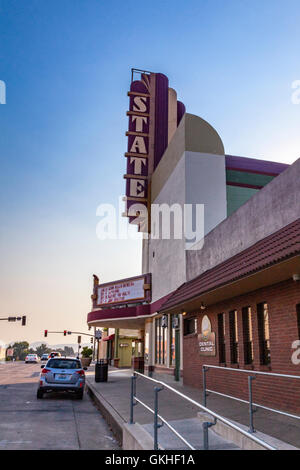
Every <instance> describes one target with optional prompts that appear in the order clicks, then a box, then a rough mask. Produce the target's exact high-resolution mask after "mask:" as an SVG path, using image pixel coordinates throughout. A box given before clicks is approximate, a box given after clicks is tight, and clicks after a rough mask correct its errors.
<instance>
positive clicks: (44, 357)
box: [41, 353, 49, 361]
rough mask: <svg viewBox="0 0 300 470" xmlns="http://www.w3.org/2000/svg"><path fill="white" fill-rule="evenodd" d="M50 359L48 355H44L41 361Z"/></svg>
mask: <svg viewBox="0 0 300 470" xmlns="http://www.w3.org/2000/svg"><path fill="white" fill-rule="evenodd" d="M48 357H49V354H48V353H44V354H42V357H41V361H48Z"/></svg>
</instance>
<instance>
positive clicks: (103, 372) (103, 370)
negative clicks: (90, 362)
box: [95, 359, 108, 382]
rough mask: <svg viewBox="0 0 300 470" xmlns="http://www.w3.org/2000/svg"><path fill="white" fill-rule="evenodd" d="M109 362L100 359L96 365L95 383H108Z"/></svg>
mask: <svg viewBox="0 0 300 470" xmlns="http://www.w3.org/2000/svg"><path fill="white" fill-rule="evenodd" d="M107 374H108V361H107V360H106V359H100V361H98V362H97V363H96V365H95V382H107Z"/></svg>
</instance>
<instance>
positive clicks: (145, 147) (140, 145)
mask: <svg viewBox="0 0 300 470" xmlns="http://www.w3.org/2000/svg"><path fill="white" fill-rule="evenodd" d="M152 75H154V74H151V75H147V74H143V75H142V76H141V80H138V81H134V82H132V83H131V87H130V91H129V92H128V95H129V111H128V112H127V115H128V118H129V125H128V132H127V133H126V135H127V137H128V147H127V152H126V153H125V157H126V158H127V170H126V174H125V175H124V178H126V212H127V213H126V215H127V216H129V220H130V222H133V221H134V220H135V219H136V217H137V216H139V217H140V219H139V221H140V220H143V219H144V222H148V216H147V210H148V196H149V194H148V191H149V187H148V177H149V166H150V165H149V160H150V159H151V155H150V152H149V150H150V140H151V139H150V112H151V108H152V106H153V100H151V91H152V89H153V85H154V76H152ZM151 105H152V106H151ZM151 144H152V145H153V142H151ZM143 228H144V227H142V230H143ZM145 228H146V227H145Z"/></svg>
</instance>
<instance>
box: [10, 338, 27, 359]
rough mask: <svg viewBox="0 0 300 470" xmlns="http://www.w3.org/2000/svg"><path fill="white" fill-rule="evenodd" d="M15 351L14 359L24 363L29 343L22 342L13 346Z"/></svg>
mask: <svg viewBox="0 0 300 470" xmlns="http://www.w3.org/2000/svg"><path fill="white" fill-rule="evenodd" d="M12 347H13V349H14V357H15V358H17V359H19V360H20V361H24V359H25V357H26V355H27V353H28V348H29V343H28V342H27V341H20V342H18V343H14V344H13V345H12Z"/></svg>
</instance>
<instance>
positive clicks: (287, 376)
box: [202, 364, 300, 433]
mask: <svg viewBox="0 0 300 470" xmlns="http://www.w3.org/2000/svg"><path fill="white" fill-rule="evenodd" d="M208 369H221V370H226V371H227V370H229V371H233V372H242V373H246V374H248V389H249V400H242V399H241V398H237V397H232V396H231V395H226V394H225V393H221V392H217V391H215V390H209V389H207V387H206V371H207V370H208ZM202 371H203V404H204V405H205V406H206V397H207V392H209V393H214V394H216V395H220V396H223V397H226V398H230V399H232V400H236V401H240V402H241V403H247V404H249V432H250V433H254V432H255V429H254V425H253V413H254V411H255V410H254V407H256V408H263V409H265V410H268V411H272V412H274V413H278V414H281V415H284V416H288V417H289V418H294V419H300V416H297V415H294V414H291V413H287V412H286V411H281V410H276V409H274V408H270V407H268V406H265V405H260V404H258V403H254V402H253V400H252V381H253V380H254V379H255V378H256V376H257V375H265V376H273V377H282V378H285V379H300V376H299V375H291V374H279V373H277V372H262V371H256V370H247V369H235V368H233V367H222V366H215V365H210V364H204V365H203V366H202Z"/></svg>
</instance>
